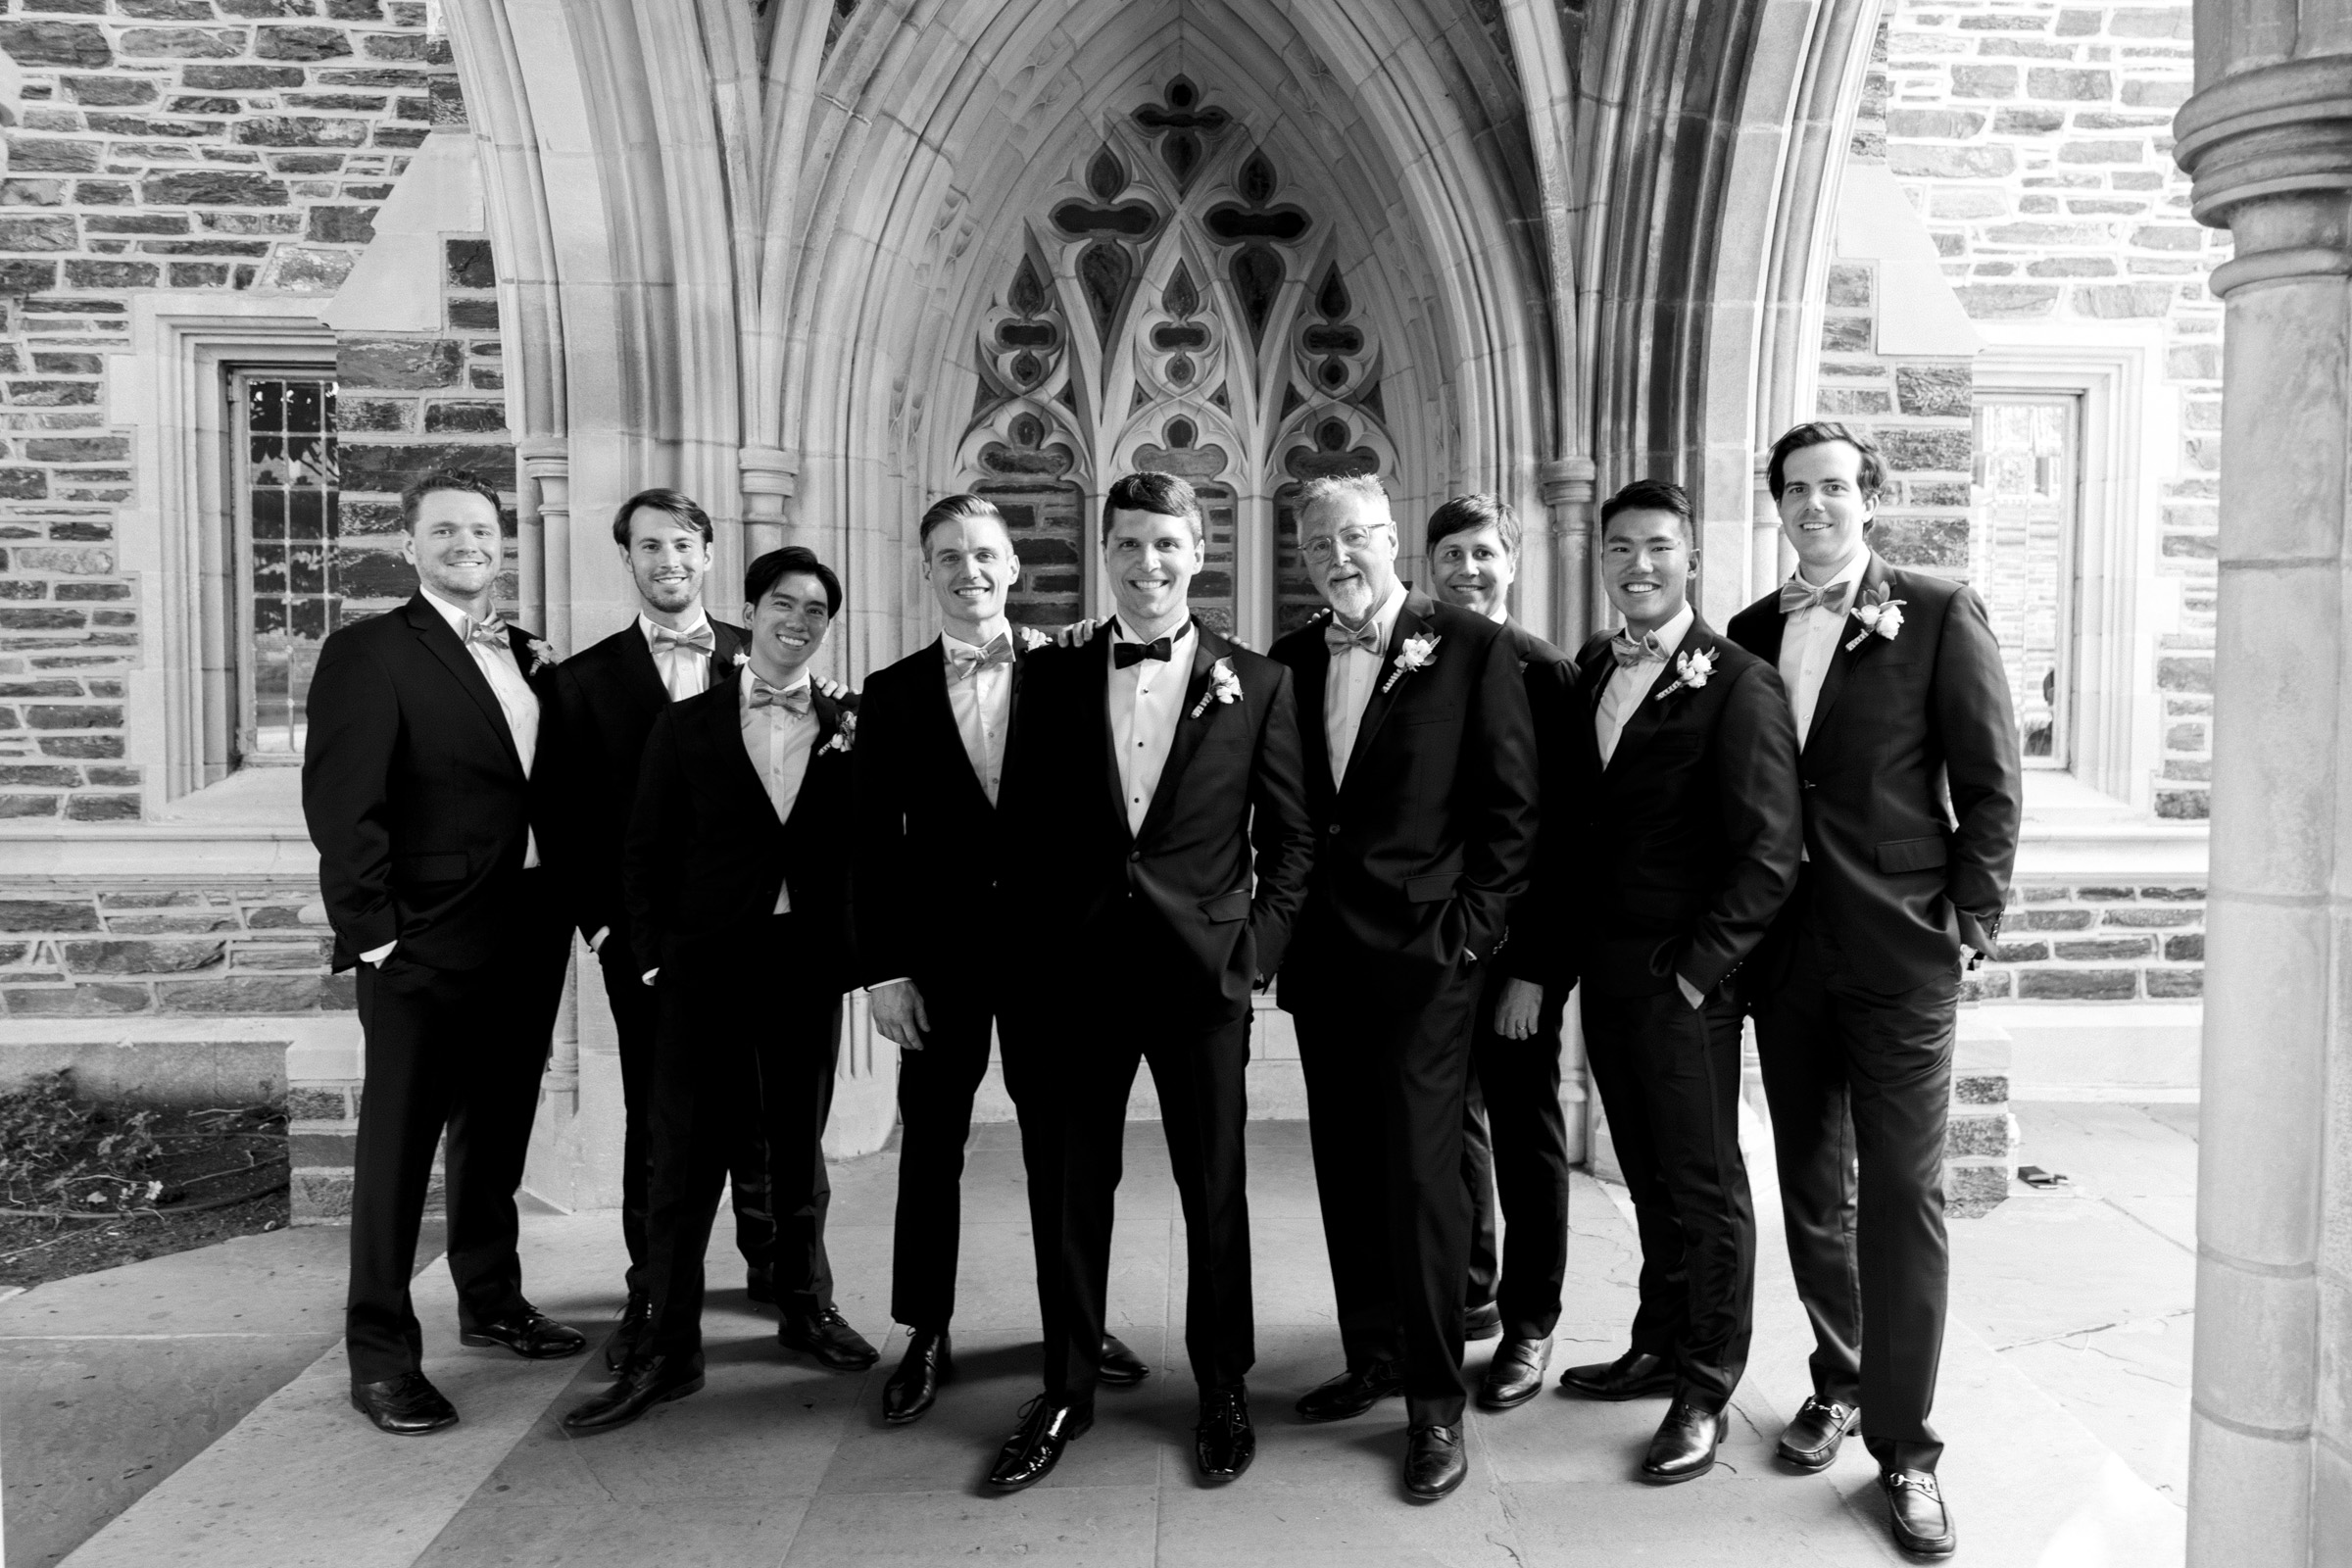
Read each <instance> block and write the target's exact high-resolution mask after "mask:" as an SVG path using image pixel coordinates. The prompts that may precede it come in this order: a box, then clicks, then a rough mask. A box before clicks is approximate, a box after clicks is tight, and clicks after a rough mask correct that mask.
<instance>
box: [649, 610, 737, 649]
mask: <svg viewBox="0 0 2352 1568" xmlns="http://www.w3.org/2000/svg"><path fill="white" fill-rule="evenodd" d="M637 629H638V631H640V632H641V633H643V634H644V636H645V646H646V647H648V648H651V647H653V646H654V633H656V632H658V631H668V630H669V628H668V627H667V626H664V625H662V623H661V622H660V621H658V620H656V619H654V617H653V616H651V615H649V614H647V613H645V612H644V611H642V610H641V611H639V612H638V613H637ZM710 630H711V613H710V612H709V611H707V610H697V611H696V612H695V613H694V619H693V620H692V621H690V622H688V623H687V624H685V625H683V626H680V627H679V628H678V629H677V631H676V633H675V635H676V636H679V637H692V636H695V635H697V634H699V633H702V632H706V631H710ZM711 638H712V644H713V646H715V645H716V639H717V633H715V632H712V633H711Z"/></svg>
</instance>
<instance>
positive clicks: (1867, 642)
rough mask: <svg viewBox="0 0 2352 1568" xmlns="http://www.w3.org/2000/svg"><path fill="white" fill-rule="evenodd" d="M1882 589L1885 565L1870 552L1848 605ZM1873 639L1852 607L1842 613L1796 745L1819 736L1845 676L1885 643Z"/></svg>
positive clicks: (1835, 704)
mask: <svg viewBox="0 0 2352 1568" xmlns="http://www.w3.org/2000/svg"><path fill="white" fill-rule="evenodd" d="M1886 587H1887V564H1886V563H1885V562H1883V561H1881V560H1880V559H1879V558H1878V556H1877V555H1876V554H1875V553H1874V554H1873V555H1872V556H1871V558H1870V564H1868V565H1866V566H1864V567H1863V568H1862V579H1861V581H1859V582H1857V583H1856V584H1855V585H1854V597H1853V601H1852V604H1860V603H1861V602H1862V596H1863V595H1864V594H1866V593H1877V592H1880V591H1882V590H1884V589H1886ZM1885 641H1886V639H1885V638H1883V637H1874V636H1872V635H1871V633H1870V628H1869V627H1867V626H1865V625H1863V624H1862V622H1861V621H1859V620H1857V619H1855V618H1854V612H1853V609H1852V605H1849V606H1848V607H1847V609H1846V612H1845V624H1844V625H1843V626H1841V627H1839V628H1838V646H1837V647H1836V648H1834V649H1832V650H1831V651H1830V667H1829V668H1828V669H1826V670H1824V671H1822V675H1821V691H1820V692H1819V693H1818V694H1817V695H1816V696H1815V697H1814V699H1813V721H1812V723H1811V724H1809V725H1807V726H1806V729H1805V733H1804V735H1803V736H1802V737H1801V738H1800V742H1799V743H1800V744H1801V745H1803V746H1805V747H1807V748H1810V747H1811V746H1812V744H1813V740H1814V738H1815V737H1816V736H1818V735H1820V734H1822V733H1823V730H1822V725H1823V723H1824V722H1825V721H1826V720H1827V719H1828V718H1829V716H1830V710H1831V709H1833V708H1835V707H1836V706H1837V705H1838V696H1839V695H1840V694H1841V693H1843V692H1844V690H1845V677H1846V676H1847V675H1848V674H1850V673H1851V672H1852V671H1853V667H1854V665H1855V664H1856V663H1858V662H1861V661H1862V660H1864V659H1867V658H1869V657H1870V654H1871V652H1872V649H1873V647H1874V646H1875V645H1876V644H1879V643H1882V642H1885Z"/></svg>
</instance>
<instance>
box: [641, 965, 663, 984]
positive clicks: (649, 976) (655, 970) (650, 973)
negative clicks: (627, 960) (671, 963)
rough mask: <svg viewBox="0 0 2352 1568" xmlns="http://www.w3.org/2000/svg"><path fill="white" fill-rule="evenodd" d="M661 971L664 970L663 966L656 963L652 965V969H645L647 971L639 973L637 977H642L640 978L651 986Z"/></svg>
mask: <svg viewBox="0 0 2352 1568" xmlns="http://www.w3.org/2000/svg"><path fill="white" fill-rule="evenodd" d="M661 972H662V966H661V965H660V964H656V965H654V967H652V968H651V969H648V970H646V971H645V973H643V974H641V975H639V976H638V977H637V978H638V979H640V980H642V981H644V982H645V983H646V984H647V985H649V986H650V985H652V984H653V983H654V976H656V975H658V974H660V973H661Z"/></svg>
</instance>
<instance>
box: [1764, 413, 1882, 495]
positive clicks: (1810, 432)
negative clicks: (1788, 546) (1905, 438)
mask: <svg viewBox="0 0 2352 1568" xmlns="http://www.w3.org/2000/svg"><path fill="white" fill-rule="evenodd" d="M1833 441H1842V442H1844V443H1845V444H1846V445H1847V446H1849V447H1852V448H1853V449H1854V450H1855V451H1856V452H1859V453H1861V454H1862V471H1861V472H1860V474H1859V475H1857V478H1858V481H1859V482H1860V484H1861V486H1862V499H1863V500H1865V501H1872V502H1875V501H1877V500H1878V498H1879V492H1880V491H1881V490H1884V489H1885V488H1886V487H1887V465H1886V464H1885V463H1884V462H1883V461H1881V459H1880V457H1879V444H1878V443H1877V442H1876V441H1873V440H1872V439H1871V438H1870V433H1869V432H1868V431H1866V430H1857V429H1855V428H1854V427H1853V426H1851V425H1846V424H1839V423H1838V422H1837V421H1836V420H1834V419H1813V420H1810V421H1808V422H1806V423H1804V424H1800V425H1798V426H1796V427H1795V428H1794V429H1792V430H1790V431H1789V433H1788V434H1786V435H1784V436H1782V437H1781V438H1780V439H1779V440H1778V441H1775V442H1774V443H1773V444H1772V456H1771V457H1770V458H1769V459H1767V460H1766V462H1765V464H1764V487H1765V488H1766V489H1768V490H1770V491H1771V492H1772V499H1773V500H1775V501H1778V500H1780V499H1781V492H1782V490H1784V489H1786V488H1787V487H1788V480H1787V479H1786V478H1785V477H1783V475H1782V473H1781V467H1782V465H1784V464H1786V463H1787V462H1788V461H1789V454H1790V453H1792V452H1802V451H1804V450H1805V448H1807V447H1826V446H1828V445H1829V444H1830V443H1831V442H1833Z"/></svg>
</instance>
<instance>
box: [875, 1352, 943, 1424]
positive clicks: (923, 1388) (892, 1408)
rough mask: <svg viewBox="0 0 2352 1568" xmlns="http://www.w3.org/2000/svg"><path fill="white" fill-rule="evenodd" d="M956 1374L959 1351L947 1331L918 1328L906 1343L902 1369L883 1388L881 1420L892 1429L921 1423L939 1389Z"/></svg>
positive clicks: (936, 1398) (892, 1375) (901, 1361)
mask: <svg viewBox="0 0 2352 1568" xmlns="http://www.w3.org/2000/svg"><path fill="white" fill-rule="evenodd" d="M955 1375H956V1348H955V1345H954V1344H953V1343H952V1342H951V1341H950V1340H949V1339H948V1331H947V1330H946V1329H916V1330H915V1331H914V1334H913V1337H912V1338H910V1339H908V1340H907V1353H906V1355H904V1356H903V1357H901V1358H900V1360H899V1369H898V1370H897V1371H896V1372H893V1373H892V1374H891V1375H890V1381H889V1382H888V1383H885V1384H883V1385H882V1419H883V1420H885V1421H888V1422H889V1423H890V1424H891V1425H893V1426H905V1425H906V1424H907V1422H909V1421H919V1420H921V1419H922V1417H923V1413H924V1412H925V1411H927V1410H929V1409H930V1408H931V1406H932V1405H933V1404H934V1403H935V1402H936V1401H937V1400H938V1398H939V1386H940V1385H941V1384H943V1383H945V1382H947V1381H948V1380H949V1379H950V1378H952V1377H954V1376H955Z"/></svg>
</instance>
